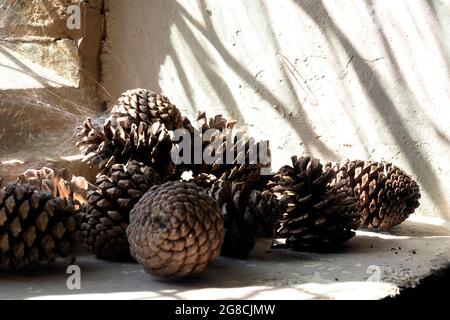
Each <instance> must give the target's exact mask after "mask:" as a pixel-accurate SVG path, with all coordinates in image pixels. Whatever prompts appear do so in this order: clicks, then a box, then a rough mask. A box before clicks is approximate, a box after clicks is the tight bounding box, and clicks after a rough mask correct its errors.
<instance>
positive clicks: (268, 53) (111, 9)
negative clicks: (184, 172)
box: [102, 0, 450, 219]
mask: <svg viewBox="0 0 450 320" xmlns="http://www.w3.org/2000/svg"><path fill="white" fill-rule="evenodd" d="M105 3H106V10H107V12H108V14H107V28H106V31H107V35H108V38H107V41H106V43H105V46H104V51H103V55H102V68H103V69H102V70H103V72H102V84H103V85H104V86H105V88H106V89H107V91H108V92H109V93H111V95H112V96H113V97H117V96H118V95H119V94H120V93H121V92H122V91H124V90H126V89H129V88H133V87H145V88H149V89H152V90H155V91H160V92H163V93H165V94H166V95H168V96H169V97H170V98H171V99H172V101H173V102H175V103H176V104H177V105H178V106H179V107H180V108H181V109H182V110H184V111H185V112H187V113H188V114H189V115H190V116H194V115H195V113H196V112H197V111H198V110H207V111H208V112H209V114H211V115H212V114H214V113H223V114H228V115H234V116H235V117H236V118H238V120H239V121H240V122H241V123H245V124H246V125H247V126H248V127H249V129H250V130H251V131H252V132H253V133H254V134H255V135H256V136H257V137H260V138H268V139H270V140H271V144H272V150H273V157H274V159H273V160H274V167H278V166H280V165H282V164H285V163H288V162H289V158H290V156H291V155H292V154H313V155H315V156H317V157H321V158H323V159H325V160H338V159H342V158H362V159H373V160H382V159H383V160H387V161H393V162H395V163H396V164H398V165H400V166H402V167H404V168H405V169H406V170H407V171H409V172H411V173H412V175H413V176H414V178H416V179H417V180H418V181H419V183H420V185H421V187H422V190H423V201H422V203H423V205H422V207H421V210H420V213H421V214H427V215H432V216H439V217H444V218H447V219H448V218H449V217H450V204H449V201H448V199H449V198H450V186H449V185H448V181H449V180H450V166H449V156H450V122H449V120H448V119H449V106H448V103H449V98H450V79H449V75H450V65H449V61H450V59H449V58H450V33H449V30H450V5H449V2H448V1H440V0H428V1H427V0H412V1H406V0H401V1H400V0H399V1H388V0H379V1H374V0H368V1H325V0H322V1H321V0H282V1H269V0H262V1H247V0H230V1H213V0H211V1H206V0H183V1H175V0H167V1H166V0H164V1H163V0H152V1H148V0H128V1H116V0H106V2H105ZM105 98H108V96H106V95H105Z"/></svg>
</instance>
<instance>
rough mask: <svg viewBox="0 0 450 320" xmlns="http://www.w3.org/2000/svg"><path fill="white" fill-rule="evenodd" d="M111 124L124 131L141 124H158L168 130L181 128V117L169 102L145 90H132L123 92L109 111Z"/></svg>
mask: <svg viewBox="0 0 450 320" xmlns="http://www.w3.org/2000/svg"><path fill="white" fill-rule="evenodd" d="M110 119H111V120H112V123H113V125H114V126H116V125H120V126H121V127H123V128H124V129H129V128H131V125H132V124H136V125H139V124H140V123H141V122H144V123H147V124H148V125H151V124H153V123H155V122H160V123H162V124H164V125H165V127H166V128H167V129H168V130H174V129H178V128H181V127H182V126H183V117H182V116H181V113H180V111H179V110H178V108H177V107H176V106H175V105H173V104H172V103H171V102H170V100H169V99H168V98H167V97H165V96H163V95H161V94H157V93H154V92H152V91H150V90H147V89H132V90H128V91H126V92H124V93H123V94H122V95H121V96H120V98H119V99H118V101H117V104H116V105H115V106H114V107H113V108H112V110H111V117H110Z"/></svg>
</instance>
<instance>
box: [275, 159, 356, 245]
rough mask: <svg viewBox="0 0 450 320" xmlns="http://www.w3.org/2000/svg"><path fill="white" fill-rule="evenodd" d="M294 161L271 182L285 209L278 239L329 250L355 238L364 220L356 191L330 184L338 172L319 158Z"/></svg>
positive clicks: (342, 185)
mask: <svg viewBox="0 0 450 320" xmlns="http://www.w3.org/2000/svg"><path fill="white" fill-rule="evenodd" d="M292 163H293V166H292V167H291V166H285V167H283V168H281V169H280V171H279V172H278V173H277V174H276V175H275V176H274V181H273V182H271V183H269V186H270V187H271V191H272V192H273V193H274V194H275V195H276V196H277V197H278V198H279V200H280V202H281V204H282V205H283V207H284V209H285V210H284V213H283V216H282V218H281V220H280V223H279V226H278V228H277V234H276V238H279V239H284V240H285V245H287V246H288V247H292V248H294V249H298V250H302V249H308V250H327V249H330V248H332V247H336V246H339V245H340V244H342V243H344V242H346V241H347V240H349V239H350V238H351V237H353V236H354V234H355V233H354V232H353V230H355V229H357V228H358V227H359V221H360V212H359V210H358V206H357V204H356V200H355V199H354V196H353V191H352V190H351V189H350V188H349V187H347V186H346V185H345V183H338V184H334V185H333V184H330V183H331V182H332V179H333V178H334V177H335V173H334V171H333V170H331V169H330V168H328V169H326V170H324V169H323V166H322V164H321V163H320V161H319V160H318V159H314V158H310V157H302V158H299V159H298V158H297V157H293V158H292ZM274 244H275V246H276V245H277V242H275V243H274Z"/></svg>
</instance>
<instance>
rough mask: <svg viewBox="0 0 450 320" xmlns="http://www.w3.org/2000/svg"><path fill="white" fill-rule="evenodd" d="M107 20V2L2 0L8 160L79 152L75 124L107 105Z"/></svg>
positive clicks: (1, 86)
mask: <svg viewBox="0 0 450 320" xmlns="http://www.w3.org/2000/svg"><path fill="white" fill-rule="evenodd" d="M70 6H73V7H70ZM78 22H79V23H78ZM103 25H104V19H103V1H102V0H89V1H81V0H74V1H68V0H31V1H30V0H1V1H0V163H1V162H2V161H9V160H11V159H16V160H19V161H22V162H25V163H28V162H29V161H31V162H33V161H46V160H49V159H51V160H55V159H57V158H58V157H59V156H62V155H73V154H74V153H75V152H76V150H75V147H74V144H73V135H74V132H75V127H76V126H77V125H78V124H79V123H81V122H82V121H83V120H84V119H85V118H86V117H88V116H94V115H95V114H97V113H98V112H100V111H101V110H102V108H103V104H102V103H101V102H100V100H99V99H98V94H97V89H98V80H99V73H100V61H99V55H100V50H101V43H102V40H103Z"/></svg>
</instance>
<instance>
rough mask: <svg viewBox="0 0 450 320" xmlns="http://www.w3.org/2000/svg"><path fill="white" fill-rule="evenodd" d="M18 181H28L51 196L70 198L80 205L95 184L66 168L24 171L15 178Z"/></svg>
mask: <svg viewBox="0 0 450 320" xmlns="http://www.w3.org/2000/svg"><path fill="white" fill-rule="evenodd" d="M17 182H19V183H29V184H31V185H32V186H33V187H35V188H36V189H37V190H45V191H47V192H49V193H50V194H51V195H52V196H53V197H60V198H65V199H68V198H70V199H71V200H72V201H73V202H74V203H78V205H82V204H84V203H85V202H86V195H87V192H88V191H89V190H94V189H95V186H93V185H92V184H91V183H89V182H88V181H87V180H86V179H85V178H83V177H77V176H75V175H73V174H71V173H70V172H69V171H68V170H67V169H60V170H56V171H55V170H53V169H51V168H46V167H44V168H42V169H39V170H36V169H30V170H27V171H25V172H24V173H23V174H21V175H20V176H19V178H18V179H17Z"/></svg>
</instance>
